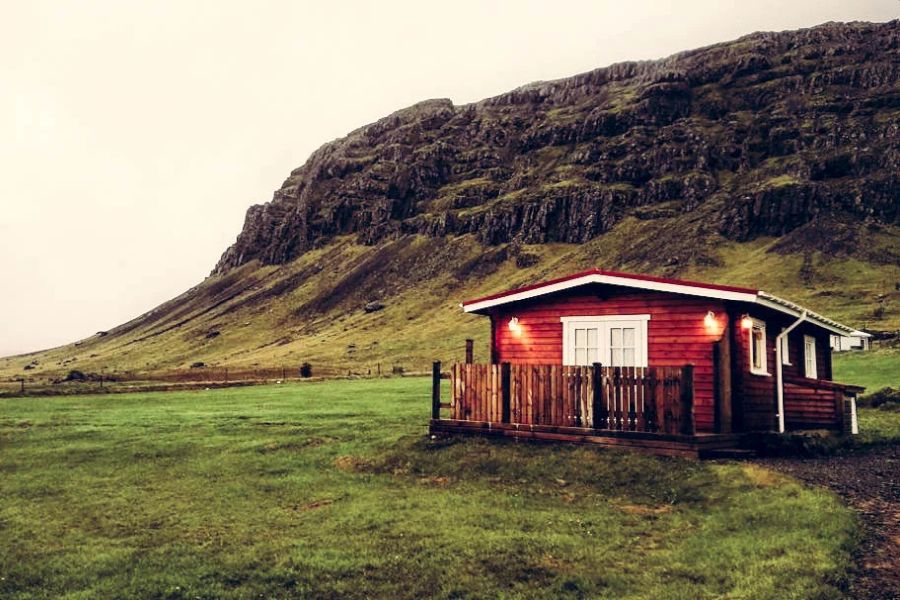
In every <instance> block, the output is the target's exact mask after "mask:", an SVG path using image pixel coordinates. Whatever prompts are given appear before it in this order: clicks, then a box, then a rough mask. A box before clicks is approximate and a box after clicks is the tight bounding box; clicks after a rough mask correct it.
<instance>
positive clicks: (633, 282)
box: [461, 269, 854, 335]
mask: <svg viewBox="0 0 900 600" xmlns="http://www.w3.org/2000/svg"><path fill="white" fill-rule="evenodd" d="M590 284H605V285H617V286H622V287H631V288H637V289H643V290H653V291H658V292H668V293H672V294H684V295H688V296H700V297H703V298H715V299H719V300H729V301H733V302H745V303H748V304H757V305H760V306H764V307H766V308H769V309H771V310H775V311H778V312H781V313H784V314H786V315H789V316H793V317H799V316H800V315H802V314H803V313H804V312H805V313H806V319H807V321H809V322H811V323H813V324H815V325H818V326H820V327H823V328H824V329H827V330H829V331H832V332H834V333H837V334H840V335H849V334H850V333H851V332H853V331H854V329H853V328H852V327H847V326H846V325H842V324H841V323H838V322H837V321H834V320H832V319H829V318H827V317H824V316H822V315H820V314H818V313H815V312H813V311H811V310H809V309H807V308H804V307H802V306H800V305H799V304H796V303H794V302H791V301H790V300H785V299H783V298H779V297H778V296H775V295H774V294H770V293H768V292H765V291H763V290H757V289H753V288H744V287H736V286H731V285H718V284H715V283H704V282H700V281H688V280H684V279H671V278H667V277H654V276H652V275H640V274H635V273H619V272H616V271H603V270H601V269H590V270H588V271H582V272H581V273H575V274H573V275H568V276H566V277H560V278H558V279H551V280H549V281H544V282H541V283H536V284H534V285H528V286H524V287H519V288H515V289H512V290H507V291H505V292H500V293H498V294H492V295H490V296H483V297H481V298H475V299H474V300H467V301H465V302H463V303H462V305H461V306H462V308H463V310H464V311H465V312H469V313H480V312H483V311H485V310H487V309H489V308H493V307H495V306H502V305H505V304H512V303H514V302H520V301H522V300H528V299H531V298H537V297H539V296H544V295H547V294H552V293H556V292H561V291H564V290H568V289H572V288H576V287H581V286H584V285H590Z"/></svg>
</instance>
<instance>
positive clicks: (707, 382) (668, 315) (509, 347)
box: [492, 291, 725, 431]
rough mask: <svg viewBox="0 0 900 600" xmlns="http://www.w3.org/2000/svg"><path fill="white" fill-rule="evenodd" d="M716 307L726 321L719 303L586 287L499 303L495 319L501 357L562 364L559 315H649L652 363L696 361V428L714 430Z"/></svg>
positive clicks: (670, 364)
mask: <svg viewBox="0 0 900 600" xmlns="http://www.w3.org/2000/svg"><path fill="white" fill-rule="evenodd" d="M708 311H713V312H714V313H716V315H718V317H719V319H720V320H721V321H722V322H723V323H724V318H725V317H724V313H725V309H724V306H723V304H722V303H721V302H719V301H717V300H712V299H706V298H694V297H690V296H677V295H673V294H665V293H661V292H651V291H618V292H607V293H605V294H604V295H603V297H599V296H597V295H595V294H591V293H589V292H584V291H575V292H572V293H571V294H568V295H565V296H546V297H542V298H537V299H535V300H532V301H529V302H523V303H520V304H517V305H515V306H508V307H501V308H500V309H499V310H498V312H497V313H496V315H495V318H494V319H493V322H494V331H493V336H492V337H493V342H494V350H495V352H496V356H497V360H498V361H500V362H511V363H530V364H560V363H561V362H562V333H563V328H562V322H561V321H560V317H569V316H603V315H634V314H649V315H650V321H649V323H648V324H647V335H648V357H647V360H648V366H650V367H677V366H682V365H684V364H687V363H692V364H693V365H694V392H695V399H694V407H695V418H696V425H697V430H698V431H713V429H714V409H713V389H714V382H713V378H714V370H713V362H712V344H713V342H715V341H717V340H718V339H719V338H720V337H721V327H717V328H716V329H717V330H715V331H707V329H706V326H705V325H704V317H705V316H706V313H707V312H708ZM511 317H516V318H518V319H519V325H520V326H521V327H522V334H521V336H516V335H514V334H513V332H511V331H510V330H509V327H508V325H507V324H508V322H509V319H510V318H511Z"/></svg>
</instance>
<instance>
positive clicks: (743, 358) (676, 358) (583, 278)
mask: <svg viewBox="0 0 900 600" xmlns="http://www.w3.org/2000/svg"><path fill="white" fill-rule="evenodd" d="M462 307H463V310H464V311H465V312H467V313H473V314H479V315H485V316H488V317H489V318H490V323H491V332H492V335H491V363H492V365H494V366H487V365H485V366H478V365H457V366H454V368H453V370H452V379H453V381H452V385H451V387H452V389H453V399H452V401H451V402H450V403H449V405H444V406H447V407H448V408H450V412H451V415H450V418H449V419H441V418H440V414H439V411H437V410H436V411H435V415H434V416H435V417H436V418H435V420H433V421H432V429H433V430H435V431H463V430H471V429H472V428H476V429H478V430H480V431H490V432H492V433H497V434H503V435H516V436H522V435H525V436H527V437H547V436H553V435H555V436H557V438H558V436H560V435H563V436H566V435H568V436H572V437H573V439H574V440H575V441H594V442H598V443H610V439H604V438H611V439H612V441H613V443H618V444H625V443H626V442H624V441H623V440H631V441H630V442H628V444H627V445H634V444H633V442H634V440H635V439H645V438H646V439H650V441H651V442H653V443H660V444H662V443H663V442H667V443H668V446H666V444H663V445H662V446H660V448H663V449H664V450H665V448H668V449H669V450H673V452H670V453H682V454H689V455H697V454H702V451H703V448H704V446H703V444H707V447H708V448H713V447H719V448H721V447H727V446H729V445H736V444H737V443H738V442H739V438H740V435H738V434H743V433H746V432H759V431H776V432H783V431H787V430H796V429H809V428H817V429H819V428H825V429H835V430H844V431H847V432H850V431H851V430H852V429H853V428H854V427H855V395H856V393H858V392H859V391H861V390H862V388H859V387H856V386H848V385H842V384H837V383H834V382H833V381H832V370H831V346H830V343H829V340H830V337H829V336H830V335H831V334H838V335H847V334H848V332H851V331H853V329H852V328H850V327H846V326H844V325H841V324H839V323H837V322H835V321H832V320H831V319H828V318H826V317H824V316H822V315H818V314H816V313H814V312H812V311H810V310H807V309H805V308H803V307H801V306H798V305H796V304H794V303H792V302H789V301H787V300H783V299H781V298H778V297H776V296H773V295H772V294H768V293H766V292H764V291H762V290H755V289H749V288H741V287H733V286H723V285H714V284H707V283H698V282H693V281H682V280H677V279H665V278H659V277H650V276H646V275H634V274H627V273H615V272H608V271H601V270H597V269H594V270H590V271H585V272H583V273H577V274H575V275H570V276H568V277H563V278H560V279H555V280H552V281H547V282H544V283H540V284H536V285H532V286H528V287H523V288H518V289H514V290H510V291H507V292H503V293H500V294H494V295H491V296H487V297H484V298H478V299H475V300H470V301H467V302H464V303H463V305H462ZM506 365H508V366H506ZM688 365H690V366H689V367H687V368H685V367H686V366H688ZM479 369H481V370H480V371H479ZM666 386H668V387H666ZM559 406H561V408H559ZM485 407H486V408H485ZM667 419H668V421H667ZM654 436H655V437H654ZM588 438H592V439H588ZM558 439H561V438H558ZM673 444H674V446H673ZM679 444H680V445H679ZM645 445H646V444H645ZM649 446H650V447H651V448H652V447H653V444H649ZM657 450H658V449H657Z"/></svg>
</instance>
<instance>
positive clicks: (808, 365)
mask: <svg viewBox="0 0 900 600" xmlns="http://www.w3.org/2000/svg"><path fill="white" fill-rule="evenodd" d="M803 374H804V375H805V376H806V377H809V378H810V379H818V378H819V374H818V373H817V372H816V338H814V337H813V336H811V335H804V336H803Z"/></svg>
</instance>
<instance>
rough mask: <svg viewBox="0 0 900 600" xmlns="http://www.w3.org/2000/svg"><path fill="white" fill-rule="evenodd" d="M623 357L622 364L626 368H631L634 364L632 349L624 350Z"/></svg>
mask: <svg viewBox="0 0 900 600" xmlns="http://www.w3.org/2000/svg"><path fill="white" fill-rule="evenodd" d="M624 352H625V356H624V357H623V360H622V364H623V365H624V366H626V367H633V366H635V364H634V348H625V350H624Z"/></svg>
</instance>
